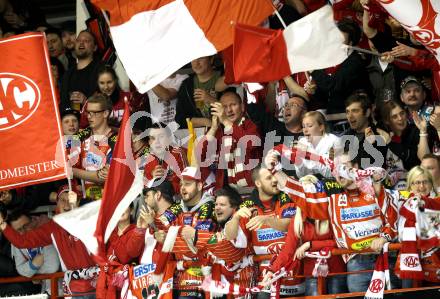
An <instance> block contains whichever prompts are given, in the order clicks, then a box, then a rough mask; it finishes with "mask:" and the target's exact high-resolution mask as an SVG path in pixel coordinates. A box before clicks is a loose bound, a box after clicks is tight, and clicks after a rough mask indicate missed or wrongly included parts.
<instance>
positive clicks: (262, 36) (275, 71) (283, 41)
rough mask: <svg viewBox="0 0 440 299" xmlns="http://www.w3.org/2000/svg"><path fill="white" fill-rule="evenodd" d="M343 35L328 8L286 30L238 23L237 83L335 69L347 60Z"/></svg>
mask: <svg viewBox="0 0 440 299" xmlns="http://www.w3.org/2000/svg"><path fill="white" fill-rule="evenodd" d="M347 54H348V53H347V49H346V47H345V46H344V36H343V35H342V33H341V32H340V31H339V29H338V27H337V26H336V24H335V22H334V20H333V10H332V8H331V6H329V5H326V6H324V7H322V8H320V9H318V10H317V11H315V12H313V13H311V14H309V15H307V16H306V17H304V18H302V19H300V20H298V21H296V22H294V23H292V24H290V25H289V26H288V27H287V28H286V29H284V31H282V30H271V29H265V28H260V27H254V26H249V25H243V24H237V25H236V26H235V36H234V44H233V68H234V80H235V82H269V81H276V80H279V79H282V78H284V77H286V76H289V75H291V74H294V73H300V72H304V71H311V70H318V69H323V68H327V67H332V66H335V65H338V64H340V63H341V62H343V61H344V60H345V59H346V58H347V57H348V55H347Z"/></svg>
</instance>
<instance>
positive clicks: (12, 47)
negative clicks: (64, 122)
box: [0, 33, 66, 190]
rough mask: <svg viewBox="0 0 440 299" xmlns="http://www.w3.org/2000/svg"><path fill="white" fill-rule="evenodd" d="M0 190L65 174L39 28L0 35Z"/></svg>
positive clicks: (58, 121)
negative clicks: (12, 34)
mask: <svg viewBox="0 0 440 299" xmlns="http://www.w3.org/2000/svg"><path fill="white" fill-rule="evenodd" d="M0 61H1V62H0V190H4V189H11V188H16V187H21V186H26V185H32V184H39V183H43V182H48V181H54V180H59V179H63V178H65V177H66V171H65V154H64V146H63V142H61V141H62V133H61V125H60V117H59V112H58V107H57V106H58V103H57V97H56V92H55V88H54V84H53V79H52V75H51V70H50V62H49V55H48V51H47V44H46V39H45V36H44V34H42V33H28V34H22V35H17V36H13V37H11V38H8V39H3V40H0Z"/></svg>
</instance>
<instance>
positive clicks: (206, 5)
mask: <svg viewBox="0 0 440 299" xmlns="http://www.w3.org/2000/svg"><path fill="white" fill-rule="evenodd" d="M92 3H94V4H95V5H97V6H98V7H100V8H101V9H103V10H106V11H108V12H109V13H110V31H111V34H112V39H113V43H114V45H115V48H116V51H117V53H118V56H119V58H120V60H121V62H122V64H123V65H124V68H125V70H126V71H127V74H128V76H129V77H130V80H131V81H132V82H133V83H134V85H135V86H136V87H137V88H138V90H139V91H140V92H141V93H145V92H147V91H148V90H150V89H151V88H153V87H154V86H156V85H157V84H159V83H160V82H162V81H163V80H164V79H165V78H167V77H168V76H169V75H171V74H172V73H174V72H175V71H176V70H178V69H179V68H180V67H182V66H183V65H185V64H187V63H188V62H190V61H191V60H194V59H196V58H199V57H203V56H210V55H214V54H216V53H217V52H218V51H221V50H223V49H225V48H226V47H228V46H230V45H231V44H232V39H233V37H232V35H233V24H234V23H238V22H239V23H244V24H250V25H258V24H260V23H261V22H262V21H263V20H264V19H265V18H267V17H268V16H269V15H270V14H272V13H273V11H274V8H273V6H272V4H271V2H270V1H268V0H234V1H231V0H209V1H207V0H154V1H153V0H149V1H145V0H131V1H118V0H92Z"/></svg>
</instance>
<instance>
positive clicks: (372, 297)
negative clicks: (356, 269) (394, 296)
mask: <svg viewBox="0 0 440 299" xmlns="http://www.w3.org/2000/svg"><path fill="white" fill-rule="evenodd" d="M388 245H389V243H385V244H384V245H383V252H382V254H380V255H379V256H378V257H377V260H376V264H375V266H374V272H373V276H372V277H371V282H370V285H369V286H368V290H367V292H366V293H365V296H364V299H382V298H383V294H384V291H385V288H386V289H387V290H389V289H391V285H390V270H389V266H388Z"/></svg>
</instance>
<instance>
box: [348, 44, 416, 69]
mask: <svg viewBox="0 0 440 299" xmlns="http://www.w3.org/2000/svg"><path fill="white" fill-rule="evenodd" d="M347 47H348V48H351V49H353V50H354V51H357V52H360V53H364V54H370V55H374V56H379V57H380V56H383V53H382V54H381V53H378V52H373V51H370V50H366V49H362V48H359V47H355V46H350V45H347ZM394 61H397V62H400V63H404V64H408V65H410V64H411V61H408V60H403V59H399V58H395V59H394Z"/></svg>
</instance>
